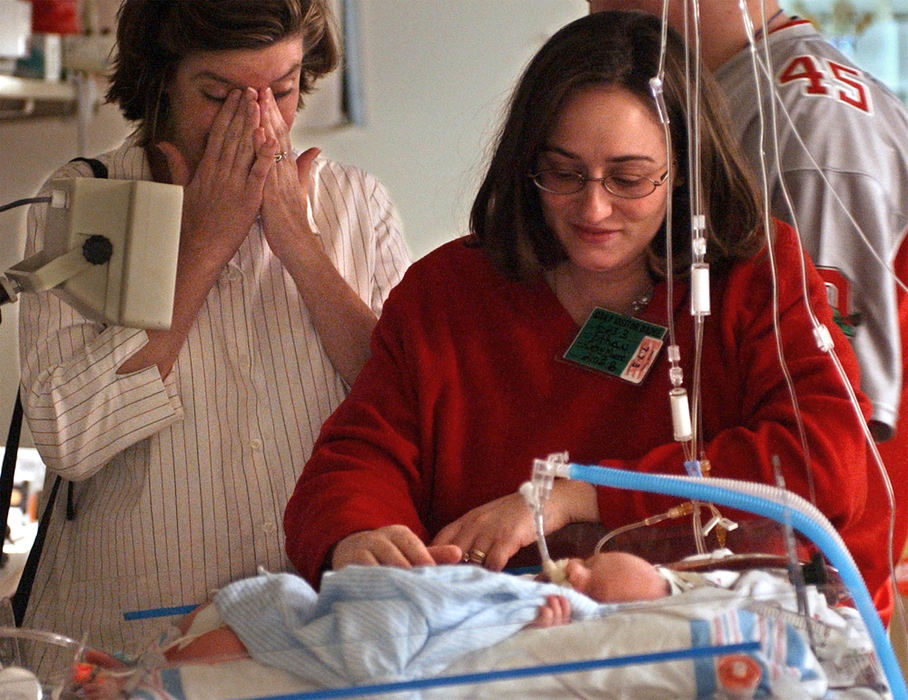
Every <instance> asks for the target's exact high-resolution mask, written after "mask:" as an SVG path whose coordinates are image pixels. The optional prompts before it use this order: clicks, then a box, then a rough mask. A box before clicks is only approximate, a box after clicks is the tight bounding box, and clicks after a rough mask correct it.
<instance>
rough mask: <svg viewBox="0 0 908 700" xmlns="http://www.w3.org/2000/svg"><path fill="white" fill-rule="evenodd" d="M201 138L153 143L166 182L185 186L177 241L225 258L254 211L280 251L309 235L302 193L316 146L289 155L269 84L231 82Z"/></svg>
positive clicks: (233, 249) (284, 126)
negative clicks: (161, 159)
mask: <svg viewBox="0 0 908 700" xmlns="http://www.w3.org/2000/svg"><path fill="white" fill-rule="evenodd" d="M199 138H200V139H202V138H203V137H199ZM174 140H175V141H176V140H178V139H176V138H175V139H174ZM203 140H204V144H194V143H187V144H181V147H182V148H181V147H178V145H177V144H176V143H173V142H170V141H162V142H159V143H157V144H155V145H156V147H157V148H158V149H159V151H160V152H161V153H162V154H163V155H164V157H165V159H166V161H167V167H168V168H169V170H170V178H171V182H172V183H173V184H177V185H181V186H182V187H183V188H184V189H183V225H182V231H183V234H182V237H181V246H184V247H188V248H189V249H190V250H194V251H195V252H197V253H204V254H205V255H206V256H208V255H213V256H214V257H217V258H220V259H221V260H222V261H223V262H226V260H229V259H230V257H232V255H233V254H234V253H235V252H236V250H237V248H239V246H240V244H241V243H242V242H243V240H244V239H245V237H246V235H247V234H248V232H249V229H250V228H251V227H252V225H253V223H254V222H255V220H256V218H257V217H259V216H261V218H262V227H263V230H264V234H265V237H266V239H267V240H268V243H269V246H270V247H271V248H272V250H273V251H274V252H275V253H276V254H277V255H278V256H279V257H282V252H283V251H285V250H287V249H288V248H289V247H291V246H292V245H296V244H298V243H299V241H300V239H301V238H304V239H305V238H314V237H312V236H309V237H306V236H303V235H302V234H306V233H309V234H311V233H312V231H311V230H310V229H309V224H308V217H307V215H306V207H307V204H306V201H307V193H308V190H309V183H310V176H309V171H310V167H311V165H312V162H313V160H314V159H315V158H316V156H317V155H318V153H319V150H318V149H317V148H310V149H308V150H306V151H305V152H304V153H303V154H302V155H300V156H299V157H298V158H297V159H296V161H294V160H293V159H292V158H289V157H286V154H288V153H290V152H291V144H290V126H289V125H288V124H287V123H286V122H285V121H284V118H283V116H282V114H281V111H280V109H279V108H278V105H277V103H276V101H275V98H274V95H273V93H272V91H271V89H270V88H265V89H264V90H262V91H261V92H258V91H256V90H254V89H252V88H248V87H247V88H245V89H242V90H241V89H239V88H237V89H234V90H231V91H230V93H229V94H228V95H227V97H226V99H225V100H224V102H223V104H222V105H221V107H220V109H219V110H218V112H217V114H216V116H215V117H214V120H213V121H212V123H211V125H210V127H209V129H208V132H207V135H205V136H204V138H203ZM194 152H195V153H199V152H200V155H196V156H195V157H194V156H193V153H194ZM194 161H197V162H194ZM310 242H311V241H310ZM217 251H221V253H222V254H221V255H214V254H215V253H216V252H217Z"/></svg>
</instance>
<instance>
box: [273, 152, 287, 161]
mask: <svg viewBox="0 0 908 700" xmlns="http://www.w3.org/2000/svg"><path fill="white" fill-rule="evenodd" d="M286 157H287V153H286V152H285V151H281V152H280V153H276V154H275V155H274V162H275V163H280V162H281V161H282V160H284V158H286Z"/></svg>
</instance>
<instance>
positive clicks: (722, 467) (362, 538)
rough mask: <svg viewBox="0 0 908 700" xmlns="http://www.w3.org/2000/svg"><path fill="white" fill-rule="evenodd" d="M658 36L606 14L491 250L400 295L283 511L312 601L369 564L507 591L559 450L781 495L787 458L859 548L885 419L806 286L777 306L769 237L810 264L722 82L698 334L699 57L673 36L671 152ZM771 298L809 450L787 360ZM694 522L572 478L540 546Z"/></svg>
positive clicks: (643, 499) (579, 23)
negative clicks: (693, 168) (872, 414)
mask: <svg viewBox="0 0 908 700" xmlns="http://www.w3.org/2000/svg"><path fill="white" fill-rule="evenodd" d="M661 35H662V28H661V23H660V21H659V20H658V19H656V18H654V17H652V16H649V15H646V14H641V13H624V12H607V13H597V14H591V15H588V16H586V17H583V18H581V19H578V20H576V21H574V22H572V23H571V24H569V25H567V26H566V27H564V28H562V29H561V30H560V31H559V32H557V33H556V34H555V35H554V36H553V37H552V38H551V39H550V40H549V41H548V42H547V43H546V44H545V45H544V46H543V47H542V49H541V50H540V51H539V52H538V53H537V54H536V56H535V57H534V58H533V59H532V61H531V62H530V63H529V65H528V67H527V68H526V70H525V72H524V73H523V75H522V77H521V79H520V81H519V83H518V85H517V88H516V90H515V92H514V94H513V97H512V100H511V104H510V108H509V112H508V115H507V117H506V119H505V122H504V124H503V126H502V128H501V131H500V135H499V137H498V140H497V143H496V145H495V147H494V149H493V151H492V156H491V161H490V164H489V166H488V169H487V171H486V175H485V178H484V180H483V182H482V184H481V186H480V189H479V193H478V196H477V197H476V199H475V201H474V204H473V208H472V212H471V234H470V235H468V236H466V237H464V238H462V239H459V240H456V241H452V242H451V243H448V244H446V245H444V246H442V247H440V248H439V249H437V250H436V251H434V252H432V253H430V254H429V255H427V256H426V257H424V258H423V259H422V260H420V261H418V262H417V263H414V265H413V266H412V267H411V268H410V269H409V270H408V272H407V274H406V275H405V276H404V279H403V280H402V281H401V283H400V284H399V285H398V286H397V287H396V288H395V290H394V291H393V292H392V293H391V295H390V296H389V298H388V301H387V303H386V305H385V308H384V311H383V313H382V317H381V319H380V320H379V322H378V324H377V326H376V329H375V332H374V333H373V337H372V354H371V356H370V359H369V361H368V362H367V363H366V366H365V367H364V368H363V371H362V373H361V374H360V376H359V378H358V379H357V381H356V383H355V384H354V386H353V388H352V389H351V393H350V395H349V396H348V397H347V399H346V400H345V401H344V402H343V403H342V404H341V406H340V407H339V408H338V410H337V411H336V412H335V413H334V414H333V415H332V417H331V418H330V419H329V420H328V421H326V423H325V425H324V426H323V428H322V432H321V434H320V436H319V440H318V442H317V444H316V447H315V449H314V451H313V454H312V457H311V458H310V460H309V462H308V463H307V465H306V468H305V469H304V470H303V474H302V476H301V477H300V479H299V481H298V484H297V487H296V489H295V491H294V493H293V497H292V498H291V500H290V502H289V504H288V506H287V510H286V513H285V518H284V527H285V534H286V542H287V551H288V554H289V556H290V558H291V560H292V561H293V563H294V565H295V566H296V567H297V569H298V570H299V571H300V573H301V574H302V575H303V576H304V577H305V578H306V579H307V580H309V581H310V582H311V583H312V584H313V585H317V583H318V581H319V577H320V575H321V573H322V571H323V570H325V569H335V570H336V569H341V568H343V567H344V566H347V565H349V564H384V565H392V566H399V567H410V566H418V565H428V564H432V563H433V562H434V563H439V564H440V563H451V562H454V561H457V560H458V559H461V558H462V559H465V560H469V561H473V562H475V563H479V564H482V565H484V566H485V567H487V568H489V569H492V570H501V569H502V568H503V567H505V565H506V563H507V562H508V560H509V559H510V558H511V557H512V556H513V555H514V554H515V553H516V552H517V551H518V550H519V549H520V548H521V547H524V546H526V545H528V544H530V543H532V542H534V541H535V531H534V526H533V519H532V517H531V514H530V511H529V509H528V508H527V506H526V504H525V503H524V500H523V497H522V496H521V495H520V494H519V493H518V488H519V487H520V485H521V484H522V483H523V482H525V481H526V480H527V479H528V478H529V476H530V473H531V469H532V465H533V460H534V459H536V458H540V457H544V456H545V455H547V454H550V453H553V452H561V451H566V452H568V453H569V455H570V459H571V461H572V462H575V463H579V464H590V463H601V464H603V465H608V466H613V467H619V468H623V469H627V470H630V471H639V472H667V473H684V466H683V464H684V462H685V461H686V460H688V459H691V457H693V458H694V459H695V460H701V462H700V463H701V465H705V463H706V462H707V461H708V462H709V464H710V465H711V472H710V474H711V475H712V476H716V477H726V478H735V479H746V480H750V481H756V482H761V483H769V484H773V483H776V476H775V470H774V468H773V463H774V462H775V461H778V462H780V463H781V465H782V470H783V473H784V476H785V479H786V483H787V485H788V487H789V488H790V489H792V490H794V491H796V492H798V493H799V494H801V495H803V496H805V497H807V496H808V495H809V491H810V487H809V481H808V473H811V474H812V477H813V483H814V488H815V493H816V502H817V504H818V507H819V508H820V509H821V510H822V511H823V512H824V513H825V514H826V516H827V517H828V518H829V519H830V520H831V521H832V522H833V523H834V524H835V525H836V527H838V528H839V531H840V532H841V533H842V536H843V537H844V538H845V540H846V542H849V541H852V539H853V538H854V537H855V530H854V528H855V525H856V523H857V522H858V520H859V518H860V516H861V514H862V512H863V510H864V500H865V497H866V484H867V467H866V464H867V460H866V443H865V440H864V421H865V419H866V417H867V416H866V415H864V414H866V413H867V410H868V409H867V404H866V399H864V398H863V397H862V398H861V399H860V400H861V401H862V402H863V403H862V404H861V406H862V408H860V410H858V407H856V406H853V405H852V403H851V401H850V400H849V398H848V392H847V391H846V387H844V386H842V381H841V379H840V377H839V375H838V373H837V371H836V369H835V367H834V363H833V362H832V360H831V358H830V357H828V356H827V355H826V354H825V353H824V352H822V351H821V350H819V349H818V348H817V346H816V344H815V343H814V342H813V341H812V338H813V327H812V323H811V321H810V319H809V314H808V310H807V308H806V301H805V299H804V295H803V293H802V285H801V283H800V280H796V279H794V278H791V277H789V276H780V279H779V284H778V289H774V288H773V285H772V282H771V275H770V271H769V265H770V259H769V256H768V255H767V254H766V246H767V241H771V243H770V244H771V245H772V246H773V251H774V256H775V261H776V265H777V266H778V267H779V268H780V269H788V268H789V267H792V266H795V265H798V264H799V251H798V248H797V245H796V239H795V235H794V232H793V231H792V229H791V228H790V227H789V226H788V225H786V224H784V223H781V222H775V223H774V224H773V230H772V231H770V232H768V233H769V234H770V235H769V236H767V235H766V234H767V232H766V231H764V230H763V228H762V211H763V207H762V204H761V200H760V197H759V194H758V193H757V191H756V190H755V188H754V186H753V184H752V180H751V178H750V176H749V169H748V168H747V167H746V165H745V162H744V160H743V156H741V155H740V153H739V152H738V150H737V149H736V146H735V143H734V139H733V138H732V137H731V135H730V134H729V133H728V131H727V127H726V124H725V121H724V113H720V112H717V111H716V108H715V105H716V104H717V100H715V99H714V98H715V93H714V90H715V88H714V86H713V84H712V83H711V82H710V80H709V79H708V77H705V78H704V80H703V91H702V94H701V99H700V104H698V105H696V109H697V110H698V111H697V112H696V113H697V114H699V115H700V124H699V131H700V134H701V148H700V150H699V152H698V154H697V157H698V158H699V162H698V163H697V165H698V167H699V170H700V172H701V173H702V175H703V180H704V182H703V188H702V196H703V212H704V215H705V218H706V222H705V233H704V235H705V236H706V237H707V238H708V242H707V244H706V258H705V259H706V260H707V261H708V262H709V264H710V272H711V282H710V288H711V300H712V303H711V310H712V313H711V315H710V316H709V317H708V318H707V319H706V323H705V324H704V328H703V332H702V338H701V337H699V333H698V331H697V329H695V327H694V324H693V322H692V319H691V315H690V308H691V298H690V283H689V278H688V273H689V269H690V265H691V262H692V253H691V244H690V221H691V211H690V204H689V203H690V183H689V181H688V179H687V177H686V174H687V172H688V166H689V164H690V163H689V160H690V159H691V158H692V155H691V154H690V152H689V150H688V133H687V126H686V124H687V123H688V117H689V114H688V112H687V104H686V100H687V93H688V90H687V85H686V78H685V66H686V64H687V59H688V55H687V53H686V49H685V47H684V44H683V42H682V40H681V39H680V38H679V37H678V35H677V34H675V33H674V32H670V33H669V35H668V44H667V51H666V57H665V70H664V77H663V94H664V101H665V108H666V111H667V115H666V116H667V117H668V132H669V133H668V135H667V134H666V128H665V126H664V124H663V123H662V121H661V120H660V118H659V115H658V110H657V106H656V102H655V101H654V100H653V97H652V94H651V92H650V79H651V78H652V77H653V76H654V75H656V74H657V72H658V71H659V66H660V53H661V50H660V49H661ZM718 102H719V103H721V101H718ZM691 109H693V107H692V108H691ZM669 199H670V200H671V206H672V212H673V216H672V219H671V226H670V227H669V226H668V225H667V223H668V222H667V205H668V203H669ZM669 237H670V238H671V241H672V249H673V251H674V252H673V257H672V269H671V270H669V268H668V258H667V239H668V238H669ZM761 251H762V252H761ZM670 272H671V275H672V277H671V286H670V282H669V273H670ZM806 286H807V290H808V296H809V299H810V303H811V305H812V307H813V309H814V310H815V312H816V313H817V315H818V316H819V318H820V319H821V321H822V322H824V323H825V325H827V326H828V327H829V332H830V334H831V336H832V337H833V338H834V339H835V340H837V341H838V342H837V345H836V348H837V351H838V353H839V358H840V360H841V362H842V364H843V366H844V368H845V369H846V371H847V373H848V376H849V377H850V381H851V383H852V384H857V382H858V372H857V363H856V360H855V357H854V354H853V352H852V351H851V349H850V347H849V345H848V343H847V342H845V338H844V336H843V334H842V332H841V330H840V329H838V327H837V326H836V325H835V323H834V322H833V319H832V313H831V310H830V309H829V307H828V305H827V304H826V303H825V296H826V295H825V289H824V287H823V283H822V280H821V279H820V277H819V276H818V275H817V273H816V271H815V269H814V268H813V266H812V265H811V264H810V263H809V261H808V264H807V284H806ZM670 293H671V294H670ZM775 295H777V298H778V309H779V314H780V318H779V329H778V330H779V333H780V335H781V338H782V339H783V340H782V343H783V348H784V352H785V355H786V359H787V363H788V367H789V368H791V369H792V370H793V376H792V381H793V385H794V388H795V390H796V392H797V395H798V399H799V403H800V418H801V419H802V422H803V425H804V429H805V438H806V444H807V446H808V451H809V454H807V453H806V452H805V451H804V449H803V447H802V442H801V439H800V438H799V430H798V422H797V417H798V416H797V413H796V410H795V409H794V408H793V406H792V401H791V396H790V394H789V391H788V387H787V384H786V380H785V375H784V373H783V371H782V369H781V367H780V363H779V359H778V355H777V350H776V340H775V338H776V334H775V330H776V329H775V328H774V319H773V316H774V313H773V298H774V296H775ZM669 298H671V302H669ZM594 312H595V313H594ZM670 319H671V321H672V323H673V324H674V328H675V335H674V338H673V339H672V337H671V335H667V334H666V328H667V327H668V326H669V321H670ZM670 340H674V342H675V343H676V345H677V349H678V354H679V357H680V359H679V360H677V362H678V366H677V369H680V370H683V376H684V377H685V378H687V379H685V380H684V381H685V382H688V386H689V382H690V381H691V378H692V377H694V376H695V373H694V371H693V361H694V355H695V346H697V345H699V346H700V347H701V350H702V352H701V368H702V382H701V385H700V390H701V392H702V393H701V418H702V422H700V423H698V424H699V425H701V426H702V433H701V445H700V446H699V447H697V448H696V452H695V453H694V454H693V455H690V454H687V452H689V451H691V449H692V445H691V444H690V441H689V440H685V441H682V442H676V441H675V440H674V428H673V421H672V415H671V411H670V408H669V392H670V391H671V390H672V388H673V383H672V378H671V376H670V371H669V370H670V366H671V364H672V362H671V361H670V359H669V357H668V356H669V349H668V348H664V347H662V346H663V345H668V344H669V342H670ZM578 348H582V349H581V350H577V349H578ZM575 350H576V352H575ZM641 351H645V352H642V354H641ZM671 354H672V355H674V352H672V353H671ZM672 360H674V358H672ZM672 374H677V373H672ZM858 395H859V396H861V395H860V393H858ZM676 505H677V502H676V501H674V500H672V499H670V498H666V497H663V496H658V495H651V494H650V495H648V494H642V493H635V494H633V495H632V496H628V495H626V494H624V493H620V494H619V493H616V492H615V491H613V490H609V489H605V488H596V487H594V486H592V485H590V484H586V483H583V482H580V481H574V480H560V479H559V480H555V482H554V485H553V489H552V493H551V496H550V498H549V500H548V501H547V502H546V511H545V526H546V531H547V533H548V532H553V531H555V530H558V529H560V528H561V527H562V526H565V525H567V524H568V523H577V522H597V523H601V525H602V526H604V527H605V528H606V530H610V529H612V528H616V527H620V526H623V525H626V524H628V523H635V522H638V521H640V520H642V519H643V518H646V517H649V516H651V515H653V514H656V513H661V512H664V511H666V510H668V509H669V508H671V507H673V506H676ZM882 528H883V524H882V523H879V526H878V529H877V530H876V534H877V535H878V536H880V535H881V533H882ZM852 552H853V553H854V554H855V558H856V560H857V561H858V563H859V565H860V566H861V567H862V569H863V571H864V573H865V575H866V576H867V577H868V578H873V579H874V580H875V581H876V582H878V581H879V579H880V577H881V574H880V570H881V568H883V565H882V562H881V559H882V556H883V555H882V553H881V552H879V551H878V550H877V548H876V547H874V546H871V545H869V544H865V546H862V547H855V548H853V549H852ZM689 553H691V552H689V551H684V552H676V553H671V554H669V555H668V557H667V558H665V559H662V560H663V561H664V560H672V558H680V557H681V556H684V555H686V554H689Z"/></svg>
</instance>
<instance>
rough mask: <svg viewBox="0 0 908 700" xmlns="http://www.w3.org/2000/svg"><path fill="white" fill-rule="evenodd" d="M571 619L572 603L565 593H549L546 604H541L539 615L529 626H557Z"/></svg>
mask: <svg viewBox="0 0 908 700" xmlns="http://www.w3.org/2000/svg"><path fill="white" fill-rule="evenodd" d="M570 621H571V603H570V601H568V599H567V598H565V597H564V596H563V595H547V596H546V597H545V604H544V605H540V606H539V615H537V617H536V619H535V620H534V621H533V622H531V623H530V624H529V625H528V626H529V627H538V628H540V629H541V628H544V627H556V626H557V625H566V624H567V623H569V622H570Z"/></svg>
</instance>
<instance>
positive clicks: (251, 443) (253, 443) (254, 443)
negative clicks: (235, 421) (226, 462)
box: [249, 438, 262, 452]
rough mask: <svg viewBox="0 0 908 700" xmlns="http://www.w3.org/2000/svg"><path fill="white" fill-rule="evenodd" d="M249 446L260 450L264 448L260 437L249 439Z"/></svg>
mask: <svg viewBox="0 0 908 700" xmlns="http://www.w3.org/2000/svg"><path fill="white" fill-rule="evenodd" d="M249 447H251V448H252V449H253V450H255V451H256V452H258V451H259V450H260V449H262V441H261V440H259V439H258V438H252V439H251V440H250V441H249Z"/></svg>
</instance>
